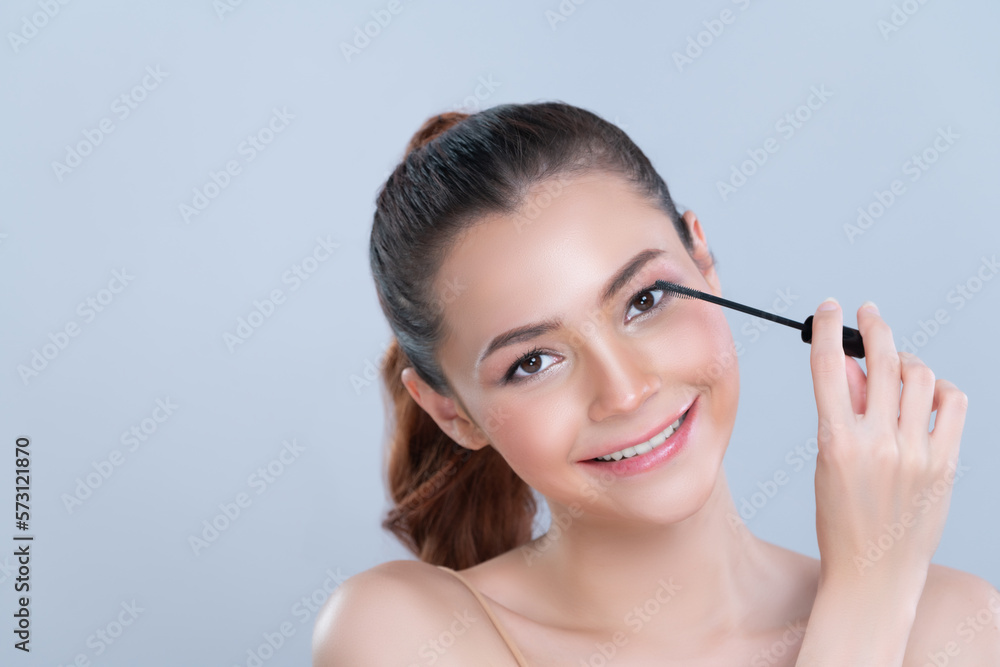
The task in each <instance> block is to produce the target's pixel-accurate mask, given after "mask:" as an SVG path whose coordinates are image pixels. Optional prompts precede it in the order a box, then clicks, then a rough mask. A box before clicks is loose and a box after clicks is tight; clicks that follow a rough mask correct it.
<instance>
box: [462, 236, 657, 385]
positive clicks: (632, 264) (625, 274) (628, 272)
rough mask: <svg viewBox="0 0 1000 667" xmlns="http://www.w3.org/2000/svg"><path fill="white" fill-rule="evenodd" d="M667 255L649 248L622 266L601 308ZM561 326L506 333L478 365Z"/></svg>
mask: <svg viewBox="0 0 1000 667" xmlns="http://www.w3.org/2000/svg"><path fill="white" fill-rule="evenodd" d="M665 254H667V252H666V251H665V250H661V249H659V248H647V249H646V250H643V251H641V252H640V253H638V254H637V255H636V256H635V257H633V258H632V259H630V260H629V261H628V262H626V263H625V265H624V266H622V267H621V268H620V269H619V270H618V272H617V273H616V274H615V275H613V276H611V279H610V280H608V282H607V283H605V285H604V290H603V291H602V293H601V301H600V304H601V306H604V305H606V304H607V303H608V301H610V300H611V299H612V298H614V296H615V295H616V294H618V292H620V291H621V290H622V288H624V287H625V286H626V285H628V283H629V282H630V281H631V280H632V278H633V277H635V275H636V274H637V273H639V271H641V270H642V267H644V266H645V265H646V264H648V263H649V262H651V261H652V260H654V259H656V258H657V257H660V256H661V255H665ZM561 326H562V321H561V320H560V319H558V318H555V319H548V320H542V321H541V322H535V323H534V324H527V325H525V326H523V327H517V328H515V329H510V330H509V331H505V332H504V333H502V334H500V335H499V336H497V337H495V338H494V339H493V340H491V341H490V343H489V345H487V346H486V349H485V350H483V353H482V354H481V355H479V361H478V362H477V363H476V365H477V366H478V365H479V364H482V363H483V361H485V360H486V358H487V357H488V356H490V355H491V354H493V353H494V352H496V351H497V350H499V349H500V348H502V347H507V346H508V345H514V344H516V343H521V342H524V341H526V340H531V339H533V338H537V337H538V336H541V335H544V334H547V333H549V332H551V331H555V330H556V329H558V328H559V327H561Z"/></svg>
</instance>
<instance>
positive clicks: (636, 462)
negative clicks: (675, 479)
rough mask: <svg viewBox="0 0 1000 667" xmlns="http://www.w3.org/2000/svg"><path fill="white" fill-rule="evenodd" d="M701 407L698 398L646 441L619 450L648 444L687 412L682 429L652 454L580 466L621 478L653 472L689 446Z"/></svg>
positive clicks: (590, 462) (581, 462)
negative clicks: (647, 442) (650, 439)
mask: <svg viewBox="0 0 1000 667" xmlns="http://www.w3.org/2000/svg"><path fill="white" fill-rule="evenodd" d="M699 406H700V402H699V401H698V398H695V400H694V401H692V402H691V404H690V405H689V406H688V407H687V408H685V409H684V410H681V412H680V414H678V415H677V416H676V417H674V418H673V419H672V420H671V421H669V422H666V423H665V424H664V425H663V426H661V427H660V428H659V429H658V430H656V431H653V432H652V433H650V434H649V435H648V436H646V437H645V439H643V440H638V441H636V442H633V443H632V444H630V445H624V446H623V447H620V448H619V449H624V448H625V447H631V446H634V445H636V444H639V443H642V442H646V440H649V438H652V437H653V436H654V435H656V434H657V433H659V432H660V431H662V430H663V429H665V428H667V426H670V425H671V424H673V423H674V422H675V421H677V420H678V419H679V418H680V416H681V415H683V414H684V413H685V412H688V415H687V417H685V418H684V423H683V424H681V427H680V428H679V429H677V430H676V431H674V432H673V433H672V434H671V435H670V437H669V438H667V440H666V441H665V442H664V443H663V444H661V445H660V446H659V447H656V448H655V449H653V450H652V451H650V452H646V453H645V454H639V455H638V456H633V457H631V458H627V459H620V460H618V461H593V460H591V459H585V460H583V461H579V462H578V463H579V464H580V465H583V466H587V467H588V468H591V469H592V470H593V471H594V472H595V473H596V472H601V471H604V472H609V473H611V474H612V475H617V476H620V477H625V476H629V475H635V474H638V473H641V472H646V471H647V470H652V469H653V468H657V467H659V466H661V465H663V464H664V463H666V462H667V461H669V460H670V459H673V458H674V457H675V456H676V455H677V454H678V453H679V452H680V451H681V450H682V449H683V448H684V446H685V444H687V441H688V438H689V437H690V433H691V429H692V428H693V424H694V421H695V419H696V418H697V416H698V407H699ZM612 451H616V452H617V451H618V450H617V449H615V450H612ZM610 453H611V452H605V453H604V454H598V455H597V456H598V457H599V456H606V455H607V454H610ZM593 458H597V457H593Z"/></svg>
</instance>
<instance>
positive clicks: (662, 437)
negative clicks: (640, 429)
mask: <svg viewBox="0 0 1000 667" xmlns="http://www.w3.org/2000/svg"><path fill="white" fill-rule="evenodd" d="M685 417H687V413H686V412H685V413H684V414H682V415H681V416H680V417H679V418H678V419H677V421H675V422H674V423H673V424H671V425H670V426H668V427H667V428H666V429H665V430H663V431H661V432H660V433H657V434H656V435H654V436H653V437H652V438H650V439H649V440H647V441H646V442H643V443H641V444H638V445H634V446H632V447H626V448H625V449H621V450H619V451H617V452H614V453H612V454H608V455H607V456H600V457H598V458H597V460H598V461H620V460H622V459H628V458H631V457H633V456H638V455H640V454H646V453H648V452H651V451H653V450H654V449H656V448H657V447H659V446H660V445H662V444H663V443H664V442H666V440H667V438H669V437H670V436H672V435H673V434H674V431H676V430H677V429H678V428H680V426H681V424H683V423H684V418H685Z"/></svg>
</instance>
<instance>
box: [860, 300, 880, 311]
mask: <svg viewBox="0 0 1000 667" xmlns="http://www.w3.org/2000/svg"><path fill="white" fill-rule="evenodd" d="M861 307H862V308H866V309H868V310H870V311H871V312H873V313H877V312H878V306H876V305H875V302H874V301H865V302H864V303H863V304H861Z"/></svg>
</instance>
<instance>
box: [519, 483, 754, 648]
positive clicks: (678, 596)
mask: <svg viewBox="0 0 1000 667" xmlns="http://www.w3.org/2000/svg"><path fill="white" fill-rule="evenodd" d="M550 507H551V505H550ZM551 509H552V514H553V516H556V515H557V514H558V515H559V516H563V517H565V516H568V513H567V512H568V510H566V509H565V508H561V507H560V508H558V510H557V509H556V508H555V507H551ZM577 515H578V516H579V513H577ZM766 547H767V543H765V542H762V541H761V540H758V539H757V538H756V537H754V536H753V535H752V534H751V533H750V531H749V530H748V529H747V528H746V526H745V525H743V522H742V521H740V520H739V514H738V512H737V510H736V506H735V505H734V503H733V499H732V496H731V494H730V491H729V485H728V482H727V480H726V477H725V473H724V471H723V470H722V468H720V469H719V474H718V477H717V479H716V483H715V486H714V488H713V490H712V493H711V495H710V496H709V499H708V500H707V501H706V502H705V504H704V505H703V506H702V507H701V508H700V509H699V510H698V511H697V512H695V513H694V514H692V515H691V516H689V517H687V518H686V519H684V520H683V521H680V522H677V523H673V524H669V525H659V526H658V525H650V524H648V523H644V524H642V525H635V524H626V523H621V522H613V521H607V520H596V519H592V518H590V517H587V516H579V518H575V519H574V520H573V522H572V523H570V525H568V527H566V528H565V529H564V528H562V527H556V526H553V527H552V528H551V529H550V531H549V533H548V534H547V535H546V536H543V537H540V538H539V539H538V540H535V542H534V543H533V544H532V545H528V546H527V547H525V549H527V550H528V551H525V550H522V553H524V554H525V556H526V558H527V559H528V561H529V566H531V567H532V569H534V568H538V574H539V575H540V576H539V577H538V580H539V581H541V582H544V583H542V585H544V586H547V587H549V586H550V587H552V595H551V596H550V598H549V599H556V600H559V601H560V602H559V604H560V607H562V605H565V607H564V608H560V609H553V612H554V614H555V615H556V616H558V617H562V618H567V617H573V618H577V619H579V622H580V627H579V628H577V629H579V630H581V631H585V632H597V633H607V632H608V631H609V629H610V630H611V631H612V632H614V631H618V630H620V631H622V632H623V633H625V635H626V636H630V635H631V634H632V633H633V632H639V631H640V630H642V629H643V628H645V627H647V626H648V627H653V626H656V627H660V628H669V634H670V636H672V637H678V638H684V641H685V643H687V642H696V643H700V642H702V641H713V640H716V639H718V638H721V637H724V636H728V635H730V634H732V633H733V632H737V631H738V629H739V628H741V627H743V628H745V627H747V626H748V621H747V617H748V615H749V614H752V613H753V612H754V610H755V608H759V607H760V605H761V595H762V594H763V595H766V594H767V593H766V583H767V581H768V574H769V572H770V571H771V568H773V564H772V563H771V562H770V559H769V557H768V552H767V550H766ZM532 550H533V551H532Z"/></svg>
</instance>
